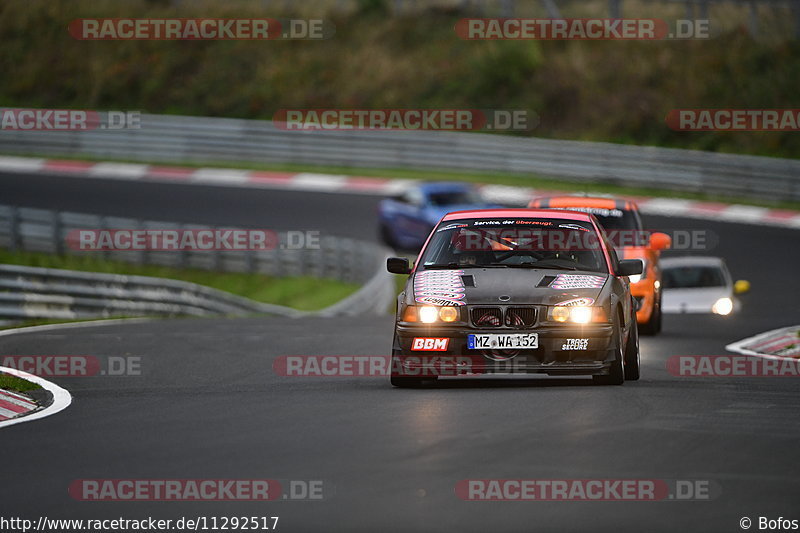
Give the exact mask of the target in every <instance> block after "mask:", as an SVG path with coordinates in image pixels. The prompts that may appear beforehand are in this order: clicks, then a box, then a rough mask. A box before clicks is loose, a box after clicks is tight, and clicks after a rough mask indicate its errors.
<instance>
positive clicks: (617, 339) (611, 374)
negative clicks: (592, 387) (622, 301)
mask: <svg viewBox="0 0 800 533" xmlns="http://www.w3.org/2000/svg"><path fill="white" fill-rule="evenodd" d="M620 328H621V326H617V331H616V333H615V334H614V338H613V339H612V346H614V348H612V349H613V351H614V361H613V362H612V363H611V368H609V369H608V374H603V375H600V376H592V381H594V382H595V383H596V384H597V385H622V384H623V383H625V358H624V356H623V354H622V342H621V341H622V332H621V331H620Z"/></svg>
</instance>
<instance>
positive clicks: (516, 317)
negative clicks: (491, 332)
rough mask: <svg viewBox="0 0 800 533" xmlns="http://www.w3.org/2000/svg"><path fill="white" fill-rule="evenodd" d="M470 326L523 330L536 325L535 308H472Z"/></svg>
mask: <svg viewBox="0 0 800 533" xmlns="http://www.w3.org/2000/svg"><path fill="white" fill-rule="evenodd" d="M470 316H471V317H472V325H473V326H475V327H478V328H501V327H504V326H505V327H508V328H524V327H530V326H533V325H534V324H535V323H536V308H535V307H508V308H500V307H473V308H472V310H471V312H470Z"/></svg>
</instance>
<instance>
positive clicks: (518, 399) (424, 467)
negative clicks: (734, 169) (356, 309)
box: [0, 175, 800, 532]
mask: <svg viewBox="0 0 800 533" xmlns="http://www.w3.org/2000/svg"><path fill="white" fill-rule="evenodd" d="M0 179H2V181H1V182H0V183H2V190H3V195H2V201H1V202H0V203H7V204H16V205H26V206H30V207H49V208H54V207H58V208H59V209H64V210H74V211H82V212H93V213H106V214H114V215H117V216H137V217H141V218H150V219H160V220H167V221H185V222H196V223H209V224H217V225H239V226H250V227H262V228H274V229H318V230H321V231H322V232H323V233H328V232H330V233H334V234H338V235H346V236H353V237H360V238H363V239H372V238H374V237H375V235H376V233H377V232H376V226H375V207H376V203H377V201H378V198H375V197H370V196H359V195H344V194H326V193H301V192H288V191H269V190H248V189H237V188H220V187H206V186H186V185H177V184H150V183H131V182H107V181H102V180H88V179H87V180H84V179H78V178H60V177H52V178H47V177H34V176H30V175H19V176H4V177H2V178H0ZM646 222H647V223H648V225H649V227H650V228H651V229H658V230H678V229H682V230H705V231H707V232H708V233H707V235H708V236H709V241H711V242H712V243H715V245H714V247H713V248H712V249H710V250H700V251H697V252H695V253H709V254H712V255H720V256H723V257H725V258H726V260H727V261H728V266H729V267H730V270H731V272H732V275H733V276H734V278H736V279H739V278H744V279H748V280H749V281H750V282H751V283H752V287H753V289H752V291H751V293H750V294H746V295H744V296H743V297H742V301H743V307H744V308H743V310H742V312H741V313H740V314H739V315H736V316H733V317H685V316H669V315H668V316H666V317H665V324H664V331H663V333H662V334H661V335H660V336H658V337H655V338H651V337H643V338H642V339H641V350H642V358H643V361H642V364H643V368H642V379H641V380H640V381H638V382H629V383H626V384H625V385H624V386H623V387H597V386H594V385H592V383H591V380H590V379H562V378H538V377H536V378H531V379H522V380H520V379H491V380H472V379H470V380H460V381H447V382H445V383H442V384H440V385H437V386H435V387H428V388H424V389H421V390H400V389H393V388H391V387H390V386H389V384H388V379H383V378H346V377H337V378H297V377H291V378H290V377H281V376H278V375H276V374H275V373H274V372H273V370H272V363H273V360H274V359H275V358H276V357H278V356H281V355H328V354H329V355H385V354H387V353H388V352H389V348H390V344H391V332H392V320H391V317H385V316H382V317H361V318H333V319H322V318H318V319H302V320H300V319H281V318H248V319H236V320H233V319H227V320H226V319H185V320H168V321H152V322H139V323H127V324H114V325H108V326H90V327H84V328H76V329H64V330H53V331H48V332H38V333H22V334H17V335H11V336H6V337H0V354H3V355H9V354H14V355H33V354H64V355H70V354H71V355H95V356H97V357H98V358H101V359H102V358H105V357H108V356H136V357H140V358H141V359H140V360H141V369H142V374H143V375H142V376H130V377H108V376H102V377H90V378H61V379H55V380H54V381H55V382H57V383H58V384H59V385H61V386H63V387H65V388H67V389H68V390H69V391H70V392H71V393H72V394H73V396H74V403H73V404H72V405H71V406H70V407H69V408H68V409H67V410H65V411H64V412H62V413H59V414H57V415H55V416H53V417H50V418H46V419H44V420H39V421H34V422H31V423H26V424H20V425H17V426H13V427H10V428H7V429H5V430H4V431H3V432H2V435H0V439H1V440H0V442H2V448H1V449H2V458H3V461H4V464H3V467H2V476H3V479H4V481H5V483H2V484H0V487H2V488H0V511H1V512H0V515H3V516H22V517H27V518H36V517H38V516H40V515H45V516H47V517H49V518H115V517H120V516H122V517H126V518H143V517H146V516H153V517H156V518H164V519H166V518H177V517H181V516H195V517H196V516H223V515H227V516H232V515H240V516H241V515H248V516H279V517H280V523H279V526H278V528H279V530H281V531H287V532H295V531H317V532H322V531H331V532H336V531H364V532H374V531H487V532H488V531H528V532H532V531H558V532H567V531H619V530H639V531H681V530H683V531H741V528H740V526H739V520H740V518H742V517H744V516H748V517H750V518H751V519H753V521H754V522H757V519H758V517H759V516H766V517H769V518H772V519H775V518H778V517H781V516H782V517H788V518H792V519H800V512H799V511H798V506H797V503H796V502H797V499H798V496H800V476H798V474H800V467H799V466H798V462H797V459H796V453H797V446H798V445H797V443H798V440H799V439H800V417H798V415H797V413H798V412H800V396H799V395H798V387H797V383H798V382H797V380H795V379H791V378H738V379H726V378H681V377H674V376H672V375H670V374H669V373H668V372H667V371H666V368H665V365H666V361H667V360H668V358H669V357H670V356H673V355H721V354H725V353H726V351H725V348H724V347H725V345H726V344H728V343H730V342H732V341H735V340H738V339H741V338H743V337H746V336H749V335H753V334H756V333H759V332H762V331H765V330H767V329H772V328H776V327H780V326H784V325H790V324H796V323H798V320H799V319H800V316H799V315H800V312H799V311H798V310H799V309H800V306H798V303H797V302H798V297H800V290H799V289H800V282H798V268H797V264H798V261H800V251H799V250H798V245H797V244H798V233H797V231H796V230H789V229H778V228H770V227H759V226H750V225H740V224H722V223H715V222H709V221H702V220H682V219H675V218H666V217H649V218H647V219H646ZM107 478H115V479H127V478H135V479H200V478H214V479H219V478H235V479H253V478H271V479H278V480H321V481H322V482H323V484H324V499H323V500H321V501H275V502H269V503H263V502H261V503H256V502H203V503H176V502H79V501H76V500H74V499H73V498H71V497H70V495H69V494H68V492H67V488H68V486H69V485H70V483H71V482H72V481H73V480H76V479H107ZM466 479H669V480H674V479H681V480H707V481H709V482H711V484H712V485H713V486H715V487H717V489H718V491H717V492H718V494H716V495H715V496H716V497H715V498H714V499H711V500H706V501H659V502H467V501H462V500H461V499H459V498H458V497H457V496H456V494H455V492H454V488H455V486H456V483H457V482H458V481H460V480H466ZM793 513H794V515H793ZM752 529H754V530H755V529H757V523H756V524H754V526H753V528H752Z"/></svg>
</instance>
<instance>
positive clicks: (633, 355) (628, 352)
mask: <svg viewBox="0 0 800 533" xmlns="http://www.w3.org/2000/svg"><path fill="white" fill-rule="evenodd" d="M638 379H639V332H638V328H637V327H636V318H635V315H634V320H633V324H631V332H630V333H629V334H628V343H627V345H626V346H625V381H636V380H638Z"/></svg>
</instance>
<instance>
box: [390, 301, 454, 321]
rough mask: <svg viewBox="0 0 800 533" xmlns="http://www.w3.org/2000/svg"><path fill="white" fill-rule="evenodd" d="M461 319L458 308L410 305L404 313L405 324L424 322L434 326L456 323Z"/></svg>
mask: <svg viewBox="0 0 800 533" xmlns="http://www.w3.org/2000/svg"><path fill="white" fill-rule="evenodd" d="M459 318H461V312H460V310H459V308H458V307H435V306H433V305H423V306H417V305H409V306H408V307H406V308H405V310H404V311H403V322H422V323H423V324H433V323H435V322H439V321H441V322H456V321H457V320H459Z"/></svg>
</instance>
